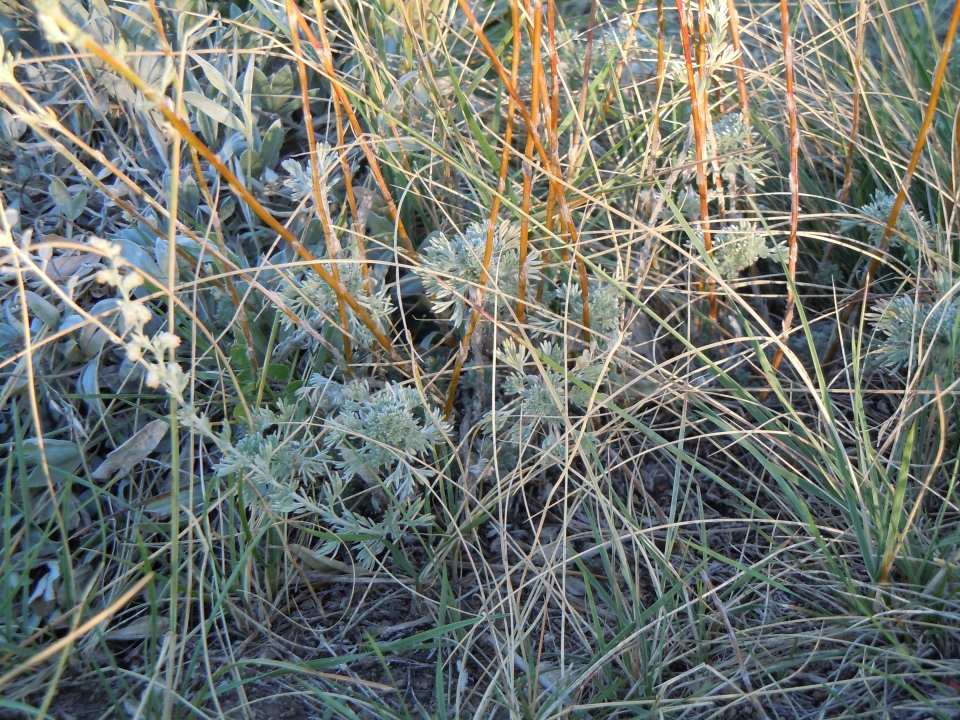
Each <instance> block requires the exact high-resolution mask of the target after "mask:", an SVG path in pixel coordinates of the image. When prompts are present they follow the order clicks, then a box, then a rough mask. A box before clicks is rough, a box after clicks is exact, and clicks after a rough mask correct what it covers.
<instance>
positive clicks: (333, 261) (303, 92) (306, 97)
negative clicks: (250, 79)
mask: <svg viewBox="0 0 960 720" xmlns="http://www.w3.org/2000/svg"><path fill="white" fill-rule="evenodd" d="M295 7H296V6H295V5H294V3H293V0H287V16H288V18H289V22H290V38H291V40H292V41H293V54H294V55H295V56H296V58H297V73H298V74H299V75H300V98H301V101H302V102H301V104H302V106H303V124H304V127H305V128H306V130H307V146H308V148H309V150H310V157H311V158H312V161H311V163H310V167H311V175H312V176H313V177H312V179H313V194H314V202H315V203H316V205H317V215H318V216H319V217H320V224H321V225H322V226H323V234H324V236H325V237H326V241H327V257H329V258H330V274H331V275H332V276H333V280H334V282H336V283H337V284H338V285H339V284H340V269H339V268H338V267H337V251H338V250H339V247H338V244H339V243H338V242H337V238H336V236H335V235H334V231H333V223H332V222H331V219H330V216H329V213H328V212H327V207H328V204H327V191H326V189H325V188H324V187H323V186H322V185H321V183H322V182H325V180H321V178H320V167H319V164H320V156H319V155H318V154H317V136H316V134H315V133H314V131H313V112H311V110H310V88H309V87H308V86H307V66H306V64H305V63H304V62H303V53H302V52H301V50H300V33H299V32H297V21H296V17H295ZM337 152H338V154H339V152H340V151H339V150H338V151H337ZM337 310H338V311H339V312H340V325H341V328H342V333H343V356H344V358H345V359H346V361H347V367H349V366H350V365H352V364H353V351H352V350H351V348H350V319H349V317H348V316H347V307H346V305H345V304H344V302H343V298H342V297H340V296H337Z"/></svg>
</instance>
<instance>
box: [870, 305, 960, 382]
mask: <svg viewBox="0 0 960 720" xmlns="http://www.w3.org/2000/svg"><path fill="white" fill-rule="evenodd" d="M872 310H873V312H872V313H870V314H869V315H868V318H869V319H871V320H872V321H873V323H874V325H875V327H876V329H877V332H878V333H879V334H881V335H882V336H883V337H884V339H883V341H882V342H880V343H879V344H878V348H877V350H876V355H877V358H878V359H879V361H880V364H881V365H882V366H883V367H885V368H887V369H889V370H894V371H896V370H899V369H900V368H902V367H904V366H905V365H908V364H916V363H917V362H918V361H921V360H924V359H926V358H929V361H930V362H931V363H932V364H933V365H935V366H936V365H940V364H942V363H943V362H944V360H945V359H947V358H951V359H953V360H954V361H955V360H956V355H957V353H956V343H957V333H958V331H960V324H958V320H960V300H954V301H953V302H947V301H946V299H945V298H944V299H941V300H940V301H938V302H936V303H935V304H931V303H928V302H919V303H918V302H916V301H915V300H914V298H913V296H911V295H900V296H898V297H895V298H893V299H891V300H886V301H882V302H878V303H875V304H874V306H873V308H872Z"/></svg>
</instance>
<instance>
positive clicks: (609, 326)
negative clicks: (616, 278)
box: [560, 280, 623, 345]
mask: <svg viewBox="0 0 960 720" xmlns="http://www.w3.org/2000/svg"><path fill="white" fill-rule="evenodd" d="M588 285H589V288H590V289H589V293H588V302H589V303H590V331H591V333H592V334H595V335H596V336H597V341H598V342H599V343H601V344H604V345H605V344H606V343H607V341H608V340H610V339H613V338H616V337H617V334H618V333H619V331H620V326H621V324H622V322H623V295H622V294H621V293H620V291H619V289H618V288H617V287H616V286H615V285H614V284H612V283H609V282H604V281H602V280H594V281H588ZM560 294H561V297H562V299H561V302H565V298H569V302H570V307H569V318H570V320H571V321H573V322H578V323H581V324H582V323H583V292H582V291H581V289H580V281H579V280H575V281H574V282H572V283H571V284H570V285H569V286H562V288H561V293H560ZM566 314H567V313H564V315H566Z"/></svg>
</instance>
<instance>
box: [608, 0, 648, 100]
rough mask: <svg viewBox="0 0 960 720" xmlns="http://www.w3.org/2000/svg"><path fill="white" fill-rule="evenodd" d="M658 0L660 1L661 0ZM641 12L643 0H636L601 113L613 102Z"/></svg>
mask: <svg viewBox="0 0 960 720" xmlns="http://www.w3.org/2000/svg"><path fill="white" fill-rule="evenodd" d="M660 1H661V2H662V1H663V0H660ZM641 12H643V0H637V7H636V8H635V9H634V11H633V15H631V16H630V30H629V32H628V33H627V39H626V40H625V41H624V43H623V50H621V51H620V59H619V60H617V69H616V70H615V71H614V73H613V84H612V85H611V86H610V91H609V92H608V93H607V99H606V100H604V102H603V110H601V111H600V114H601V115H606V114H607V113H608V112H609V111H610V105H611V104H612V103H613V98H614V96H615V95H616V94H617V93H616V89H617V85H619V84H620V78H621V77H623V68H624V67H625V66H626V64H627V54H628V53H629V52H630V48H631V47H633V38H634V37H635V35H636V27H637V22H638V21H639V19H640V13H641ZM657 81H658V82H659V81H660V73H659V72H658V73H657Z"/></svg>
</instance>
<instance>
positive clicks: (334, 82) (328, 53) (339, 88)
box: [294, 0, 416, 253]
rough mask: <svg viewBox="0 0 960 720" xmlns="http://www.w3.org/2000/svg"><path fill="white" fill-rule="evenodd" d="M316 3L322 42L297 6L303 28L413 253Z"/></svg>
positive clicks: (318, 3)
mask: <svg viewBox="0 0 960 720" xmlns="http://www.w3.org/2000/svg"><path fill="white" fill-rule="evenodd" d="M313 6H314V10H315V12H316V14H317V29H318V30H319V32H320V41H319V42H318V41H317V37H316V35H314V34H313V31H312V30H311V29H310V24H309V23H308V22H307V19H306V18H305V17H304V16H303V13H302V12H300V8H298V7H296V5H294V8H295V10H296V13H297V20H298V23H299V25H300V27H301V28H303V31H304V33H306V35H307V39H308V40H310V44H311V45H312V46H313V49H314V50H315V51H316V53H317V55H318V56H319V58H320V62H321V63H323V70H324V73H325V74H326V76H327V80H329V81H330V87H332V88H333V92H334V93H335V94H336V96H337V99H338V100H339V101H340V104H341V106H342V107H343V109H344V110H346V112H347V119H348V120H349V121H350V127H351V129H352V130H353V134H354V135H355V136H356V138H357V141H358V142H359V143H360V148H361V149H362V150H363V154H364V155H365V156H366V158H367V162H368V163H369V165H370V172H372V173H373V179H374V180H375V181H376V183H377V187H378V188H380V193H381V194H382V195H383V199H384V201H385V202H386V203H387V210H388V211H389V212H390V219H391V220H393V222H394V223H396V225H397V234H398V235H399V236H400V240H401V242H403V245H404V247H405V248H406V249H407V250H408V251H409V252H410V253H415V252H416V251H415V250H414V248H413V243H412V242H411V241H410V237H409V236H408V235H407V230H406V228H405V227H404V226H403V221H402V220H401V219H400V212H399V210H398V209H397V204H396V203H395V202H394V201H393V196H392V195H391V194H390V188H388V187H387V181H386V180H385V179H384V177H383V172H382V171H381V170H380V161H379V160H377V155H376V153H375V152H373V150H372V148H371V147H370V143H369V142H367V140H366V136H365V135H364V133H363V128H361V127H360V121H359V120H358V119H357V114H356V113H355V112H354V111H353V106H352V105H350V100H349V99H348V98H347V93H346V91H345V90H344V89H343V85H342V84H341V83H340V80H339V79H338V78H337V71H336V68H334V66H333V51H332V50H331V48H330V41H329V40H328V39H327V27H326V25H325V23H324V21H323V6H322V4H321V2H320V0H314V2H313Z"/></svg>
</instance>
